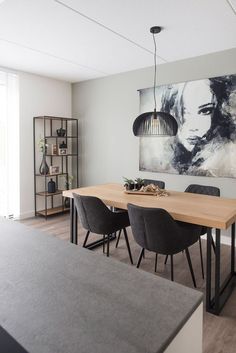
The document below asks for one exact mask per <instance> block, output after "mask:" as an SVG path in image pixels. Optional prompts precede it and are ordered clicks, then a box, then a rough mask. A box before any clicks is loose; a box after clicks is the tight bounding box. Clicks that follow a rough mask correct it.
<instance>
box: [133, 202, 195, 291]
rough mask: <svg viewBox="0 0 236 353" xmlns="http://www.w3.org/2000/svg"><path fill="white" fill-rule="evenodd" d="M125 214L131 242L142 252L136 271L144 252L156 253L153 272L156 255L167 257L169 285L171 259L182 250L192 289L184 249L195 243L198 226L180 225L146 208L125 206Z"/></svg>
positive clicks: (165, 215) (188, 255)
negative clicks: (126, 209) (135, 243)
mask: <svg viewBox="0 0 236 353" xmlns="http://www.w3.org/2000/svg"><path fill="white" fill-rule="evenodd" d="M128 213H129V219H130V225H131V228H132V232H133V236H134V239H135V241H136V242H137V243H138V244H139V245H140V246H141V248H142V249H141V252H140V255H139V259H138V262H137V267H139V266H140V263H141V261H142V258H143V251H144V249H147V250H149V251H153V252H155V253H156V259H155V272H156V269H157V254H162V255H170V258H171V280H172V281H173V280H174V269H173V256H174V255H175V254H177V253H179V252H181V251H183V250H185V253H186V257H187V260H188V265H189V269H190V272H191V276H192V280H193V285H194V287H196V281H195V276H194V272H193V268H192V262H191V258H190V254H189V250H188V248H189V247H190V246H191V245H193V244H194V243H196V242H197V241H198V239H199V236H200V232H201V226H196V225H192V224H187V223H183V224H182V225H180V224H178V223H177V222H176V221H175V220H174V219H173V218H172V216H171V215H170V214H169V213H168V212H167V211H166V210H164V209H162V208H147V207H140V206H136V205H132V204H128Z"/></svg>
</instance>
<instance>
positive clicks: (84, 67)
mask: <svg viewBox="0 0 236 353" xmlns="http://www.w3.org/2000/svg"><path fill="white" fill-rule="evenodd" d="M0 41H3V42H6V43H9V44H14V45H17V46H19V47H22V48H24V49H27V50H31V51H33V52H36V53H40V54H42V55H47V56H50V57H52V58H54V59H58V60H61V61H64V62H66V63H70V64H73V65H76V66H79V67H81V68H83V69H86V70H90V71H95V72H97V73H100V74H104V75H107V72H104V71H101V70H97V69H94V68H93V67H90V66H86V65H83V64H79V63H77V62H75V61H72V60H69V59H66V58H63V57H60V56H57V55H54V54H51V53H48V52H45V51H43V50H40V49H35V48H32V47H29V46H27V45H24V44H21V43H17V42H14V41H11V40H8V39H4V38H0Z"/></svg>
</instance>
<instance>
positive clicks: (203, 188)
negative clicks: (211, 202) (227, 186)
mask: <svg viewBox="0 0 236 353" xmlns="http://www.w3.org/2000/svg"><path fill="white" fill-rule="evenodd" d="M185 192H191V193H193V194H202V195H209V196H220V189H219V188H217V187H216V186H208V185H198V184H190V185H189V186H188V187H187V188H186V190H185ZM206 232H207V227H203V226H202V230H201V233H200V234H201V235H203V234H206Z"/></svg>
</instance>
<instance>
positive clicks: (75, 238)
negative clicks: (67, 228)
mask: <svg viewBox="0 0 236 353" xmlns="http://www.w3.org/2000/svg"><path fill="white" fill-rule="evenodd" d="M73 212H74V244H76V245H77V244H78V213H77V208H76V206H75V203H74V207H73Z"/></svg>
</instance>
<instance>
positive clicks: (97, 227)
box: [73, 193, 114, 234]
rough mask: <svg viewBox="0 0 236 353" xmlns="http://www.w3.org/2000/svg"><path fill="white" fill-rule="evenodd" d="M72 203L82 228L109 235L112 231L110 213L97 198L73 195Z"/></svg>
mask: <svg viewBox="0 0 236 353" xmlns="http://www.w3.org/2000/svg"><path fill="white" fill-rule="evenodd" d="M73 197H74V202H75V206H76V208H77V211H78V215H79V219H80V222H81V224H82V226H83V227H84V228H85V229H87V230H89V231H90V232H93V233H97V234H110V229H113V228H114V226H113V224H112V223H113V222H112V217H111V213H112V212H111V211H110V210H109V209H108V208H107V206H106V205H105V204H104V203H103V202H102V200H100V199H99V198H97V197H94V196H81V195H78V194H74V193H73Z"/></svg>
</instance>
